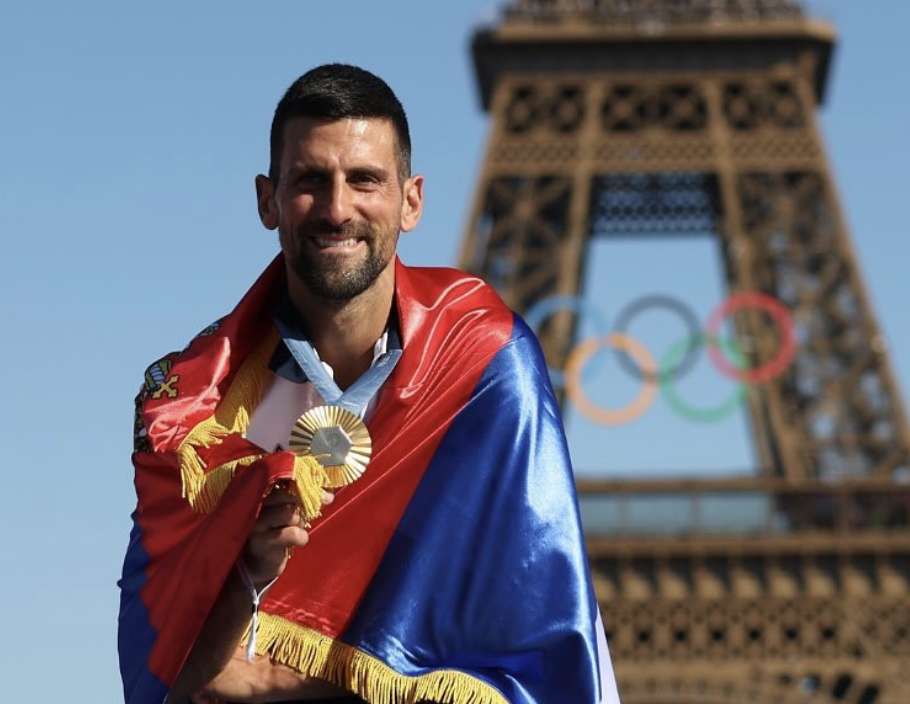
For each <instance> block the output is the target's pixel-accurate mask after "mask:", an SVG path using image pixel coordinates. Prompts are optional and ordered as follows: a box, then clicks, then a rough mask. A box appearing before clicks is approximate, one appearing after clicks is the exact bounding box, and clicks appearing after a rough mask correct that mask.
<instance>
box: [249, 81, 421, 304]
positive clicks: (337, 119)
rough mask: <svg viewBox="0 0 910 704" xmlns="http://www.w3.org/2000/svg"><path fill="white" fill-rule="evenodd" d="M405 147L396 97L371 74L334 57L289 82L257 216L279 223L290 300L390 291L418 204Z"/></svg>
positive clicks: (416, 179)
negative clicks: (397, 258)
mask: <svg viewBox="0 0 910 704" xmlns="http://www.w3.org/2000/svg"><path fill="white" fill-rule="evenodd" d="M410 151H411V144H410V136H409V134H408V126H407V120H406V118H405V114H404V110H403V109H402V107H401V103H399V102H398V99H397V98H396V97H395V95H394V93H392V91H391V89H389V87H388V86H387V85H386V84H385V82H383V81H382V80H380V79H379V78H377V77H376V76H374V75H372V74H371V73H368V72H367V71H364V70H363V69H359V68H356V67H353V66H345V65H340V64H331V65H327V66H321V67H319V68H315V69H313V70H311V71H309V72H308V73H306V74H304V75H303V76H301V77H300V78H299V79H297V80H296V81H295V82H294V84H293V85H292V86H291V87H290V88H289V89H288V91H287V93H286V94H285V96H284V97H283V98H282V99H281V102H280V103H279V104H278V107H277V108H276V110H275V116H274V118H273V120H272V133H271V164H270V168H269V176H263V175H260V176H257V177H256V194H257V201H258V206H259V217H260V218H261V220H262V224H263V225H265V227H267V228H268V229H270V230H274V229H277V230H278V239H279V243H280V244H281V250H282V252H283V253H284V256H285V261H286V263H287V273H288V287H289V290H290V292H291V296H292V298H293V299H295V300H297V301H305V300H312V299H313V297H316V298H318V299H320V300H322V301H328V300H333V301H338V302H342V303H344V302H346V301H351V300H353V299H356V298H359V297H360V296H361V294H364V293H367V292H370V295H373V294H376V296H377V297H378V298H376V300H386V299H387V300H391V299H390V296H391V292H392V284H393V282H394V267H393V266H392V264H393V262H394V258H395V249H396V246H397V243H398V233H399V232H401V231H408V230H411V229H412V228H413V227H415V226H416V224H417V222H418V220H419V219H420V215H421V212H422V204H423V177H421V176H416V175H415V176H412V175H410ZM361 300H367V299H361ZM371 300H372V299H371Z"/></svg>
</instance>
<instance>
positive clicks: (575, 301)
mask: <svg viewBox="0 0 910 704" xmlns="http://www.w3.org/2000/svg"><path fill="white" fill-rule="evenodd" d="M650 307H661V308H667V309H668V310H672V311H673V312H675V313H677V314H678V315H679V316H680V317H681V318H682V319H683V320H684V321H685V323H686V325H687V327H689V328H690V329H692V330H693V332H692V334H690V335H686V336H684V337H683V338H682V339H681V340H679V341H678V342H676V343H675V344H674V345H672V346H671V347H670V349H669V350H667V353H666V354H665V355H664V356H663V358H662V359H661V363H660V365H658V364H657V363H656V362H655V360H654V357H653V356H652V355H651V353H650V352H649V351H648V349H647V348H646V347H645V346H644V345H643V344H642V343H641V342H639V341H637V340H636V339H635V338H633V337H632V336H631V335H629V334H628V333H627V332H626V330H625V329H626V327H627V326H628V324H629V322H630V320H631V319H632V318H633V317H634V316H635V315H637V314H638V313H640V312H641V311H642V310H644V309H646V308H650ZM746 308H757V309H759V310H761V311H764V312H765V313H767V314H768V315H770V317H771V318H772V319H773V320H774V322H775V324H776V326H777V328H778V330H779V332H780V343H779V345H778V349H777V351H776V353H775V356H774V358H773V359H771V360H770V361H768V362H766V363H764V364H762V365H761V366H758V367H755V368H749V366H748V361H747V360H746V358H745V356H744V354H743V353H742V351H741V350H740V349H739V347H738V346H737V345H736V343H735V341H734V340H727V339H724V338H722V337H721V336H720V334H719V332H720V329H721V327H722V326H723V322H724V320H725V319H726V318H727V317H729V316H730V315H732V314H733V313H735V312H737V311H740V310H743V309H746ZM560 310H568V311H570V312H572V313H574V314H575V315H577V316H581V315H582V314H584V315H586V316H588V317H589V318H590V319H591V320H592V321H593V323H594V324H595V325H596V327H597V332H595V334H594V336H592V337H590V338H588V339H586V340H584V341H582V342H580V343H578V344H577V345H576V346H575V347H574V349H572V350H571V352H570V353H569V356H568V359H567V360H566V365H565V371H563V370H560V369H552V368H549V367H548V371H549V373H550V379H551V381H552V383H553V385H554V386H555V387H558V388H564V389H565V391H566V395H567V396H568V398H569V400H570V401H571V402H572V403H573V404H574V405H575V406H576V408H577V409H578V411H579V412H580V413H581V414H582V415H584V416H586V417H587V418H588V419H590V420H592V421H594V422H597V423H601V424H604V425H619V424H622V423H629V422H631V421H633V420H635V419H637V418H639V417H641V416H642V415H643V414H644V413H645V411H647V409H648V408H649V407H650V406H651V404H652V403H653V402H654V399H655V398H656V396H657V392H658V391H660V392H661V393H662V395H663V396H664V398H665V399H666V400H667V404H668V405H669V406H670V407H671V408H672V409H673V410H674V411H676V412H677V413H678V414H679V415H681V416H683V417H685V418H687V419H689V420H692V421H696V422H702V423H707V422H714V421H718V420H721V419H723V418H724V417H726V416H727V415H729V414H731V413H732V412H733V411H735V409H736V408H737V407H739V406H740V405H741V404H742V402H743V401H744V400H745V398H746V397H747V396H748V386H749V385H755V384H761V383H764V382H766V381H769V380H771V379H773V378H775V377H776V376H778V375H779V374H781V373H783V371H784V370H785V369H786V368H787V367H788V366H789V365H790V363H791V362H792V361H793V357H794V356H795V354H796V344H797V342H796V330H795V327H794V323H793V316H792V315H791V313H790V311H789V310H788V309H787V308H786V306H784V304H783V303H781V302H780V301H779V300H777V299H776V298H774V297H773V296H770V295H768V294H765V293H761V292H760V291H743V292H740V293H736V294H733V295H732V296H730V297H729V298H728V299H727V300H726V301H724V302H723V303H722V304H721V305H720V306H718V307H717V308H716V309H715V310H714V311H712V313H711V315H710V316H709V318H708V322H707V325H706V326H705V331H704V332H697V331H694V329H695V327H696V326H697V321H696V320H695V315H694V314H693V313H692V311H691V310H690V309H689V308H688V307H687V306H685V304H683V303H681V302H680V301H677V300H676V299H674V298H671V297H670V296H665V295H659V294H655V295H650V296H644V297H642V298H640V299H638V300H636V301H635V302H633V303H632V304H631V305H629V306H627V307H626V308H625V309H624V310H623V312H622V314H621V315H620V316H619V318H618V319H617V325H616V326H615V329H614V331H613V332H612V333H608V332H607V326H606V323H605V321H604V319H603V317H602V316H601V314H600V312H599V311H598V310H597V309H596V308H594V307H593V306H592V304H590V303H589V302H587V301H586V300H584V299H583V298H580V297H578V296H559V295H557V296H548V297H546V298H543V299H541V300H540V301H538V302H537V303H535V304H534V305H533V306H532V307H531V308H530V309H529V310H528V312H527V315H526V316H525V320H526V322H527V324H528V326H529V327H530V328H531V329H532V330H534V331H535V332H538V333H539V328H540V326H541V325H542V324H543V323H544V321H545V320H546V319H547V318H549V317H550V316H552V315H553V314H554V313H557V312H559V311H560ZM705 346H707V348H708V355H709V357H710V359H711V360H712V362H714V364H715V366H716V367H717V368H718V369H719V370H720V371H721V373H723V374H724V375H725V376H727V377H729V378H731V379H732V380H734V381H735V382H737V387H736V389H735V390H734V392H733V393H732V394H731V395H730V396H729V397H728V398H727V399H726V400H725V401H723V402H722V403H721V404H720V405H718V406H715V407H713V408H697V407H693V406H691V405H689V404H687V403H686V402H684V401H683V400H682V399H681V397H680V396H679V394H678V392H677V391H676V389H675V387H674V384H675V381H676V380H677V379H678V378H679V377H680V376H681V375H682V374H684V373H685V372H687V371H688V370H689V369H690V368H691V366H692V365H693V364H694V362H695V358H696V355H697V353H698V351H699V350H700V349H701V348H702V347H705ZM602 347H611V348H613V349H615V350H617V351H618V352H620V353H622V354H620V355H619V357H620V362H621V363H622V364H623V366H624V367H626V368H627V369H630V370H631V371H632V372H633V374H634V375H635V376H636V377H637V378H638V379H639V380H640V381H641V389H640V391H639V393H638V395H637V396H636V397H635V399H634V400H633V401H632V402H631V403H629V404H628V405H626V406H624V407H622V408H602V407H600V406H597V405H595V404H594V403H593V402H592V401H591V400H590V398H589V397H588V396H587V394H586V393H585V392H584V391H583V390H582V372H583V370H584V367H585V365H586V364H587V362H588V361H589V360H590V358H591V357H592V356H594V354H595V353H596V352H597V350H598V349H600V348H602ZM627 356H628V357H630V358H631V360H627V359H625V357H627ZM633 363H634V364H633ZM630 365H631V366H630Z"/></svg>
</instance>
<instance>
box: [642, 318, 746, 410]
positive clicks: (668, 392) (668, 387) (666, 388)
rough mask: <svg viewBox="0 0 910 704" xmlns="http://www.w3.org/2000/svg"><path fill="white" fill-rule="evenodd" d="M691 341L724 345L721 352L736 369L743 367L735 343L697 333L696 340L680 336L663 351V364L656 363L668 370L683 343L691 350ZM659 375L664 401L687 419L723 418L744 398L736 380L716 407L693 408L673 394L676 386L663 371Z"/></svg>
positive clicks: (743, 389) (681, 349)
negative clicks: (724, 399)
mask: <svg viewBox="0 0 910 704" xmlns="http://www.w3.org/2000/svg"><path fill="white" fill-rule="evenodd" d="M693 342H695V343H696V346H701V345H702V344H706V343H707V344H708V345H709V346H710V347H714V346H717V345H720V346H721V347H723V348H724V351H725V352H726V353H727V355H729V356H730V357H732V358H733V360H734V362H735V363H736V365H737V367H739V368H740V369H741V368H743V367H745V366H746V360H745V358H744V357H743V355H742V353H741V352H740V351H739V350H738V349H737V348H736V346H735V345H734V344H733V343H732V342H731V341H729V340H725V339H721V340H719V341H718V339H717V338H714V337H711V336H709V335H705V334H703V333H702V334H699V335H698V336H697V338H696V339H694V340H692V339H690V338H687V337H684V338H682V339H681V340H680V341H679V342H677V343H676V344H674V345H673V346H672V347H670V349H668V350H667V353H666V354H665V355H664V358H663V360H662V361H663V363H662V364H661V365H660V366H661V369H667V370H669V369H672V368H673V366H674V365H675V364H678V362H679V357H681V356H682V353H683V350H684V349H685V348H686V346H689V349H691V348H692V347H691V343H693ZM659 378H660V380H661V381H660V390H661V391H662V392H663V396H664V399H666V401H667V404H668V405H669V406H670V407H671V408H672V409H673V410H674V411H676V412H677V413H679V415H681V416H682V417H683V418H687V419H689V420H694V421H697V422H699V423H711V422H714V421H719V420H722V419H723V418H725V417H727V416H728V415H730V414H731V413H733V411H735V410H736V409H737V407H738V406H739V405H740V404H741V403H742V402H743V401H744V400H745V398H746V396H747V395H748V393H749V392H748V389H747V388H746V385H745V384H743V383H742V382H738V383H737V385H736V390H735V391H734V392H733V393H732V394H731V395H730V396H729V397H728V398H727V400H726V401H724V402H723V403H721V404H720V405H719V406H716V407H714V408H694V407H692V406H690V405H688V404H687V403H685V402H684V401H683V400H682V399H681V398H680V396H679V394H678V393H677V391H676V389H675V388H673V385H672V384H671V380H670V376H669V375H668V374H666V373H663V374H659Z"/></svg>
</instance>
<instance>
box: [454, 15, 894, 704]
mask: <svg viewBox="0 0 910 704" xmlns="http://www.w3.org/2000/svg"><path fill="white" fill-rule="evenodd" d="M834 43H835V32H834V29H833V27H831V26H830V25H829V24H827V23H824V22H819V21H817V20H814V19H812V18H811V17H809V16H807V15H806V13H805V12H804V11H803V9H802V7H801V6H800V5H799V4H798V3H796V2H793V1H792V0H551V1H547V0H523V1H522V0H517V1H515V2H513V3H512V4H511V5H510V6H509V7H508V8H506V9H505V12H504V13H503V15H502V18H501V20H500V21H499V23H498V24H497V25H496V26H493V27H489V28H485V29H482V30H480V31H478V32H477V34H476V35H475V36H474V40H473V52H474V59H475V65H476V68H477V74H478V79H479V85H480V92H481V96H482V101H483V105H484V107H485V109H487V110H488V111H489V112H490V114H491V116H492V130H491V136H490V141H489V145H488V150H487V154H486V159H485V162H484V165H483V169H482V173H481V176H480V182H479V186H478V190H477V196H476V199H475V202H474V205H473V208H472V211H471V215H470V218H469V225H468V228H467V233H466V236H465V238H464V242H463V248H462V255H461V264H462V266H463V267H464V268H466V269H468V270H471V271H473V272H474V273H476V274H479V275H480V276H483V277H484V278H486V279H487V280H488V281H490V282H491V283H492V284H493V285H494V286H495V287H496V288H497V289H498V290H499V291H500V293H501V294H502V295H503V297H504V298H505V300H506V301H507V302H508V303H509V304H510V305H511V306H512V307H513V308H515V309H516V310H518V311H519V312H524V311H526V310H527V309H528V308H529V307H530V306H531V305H532V304H533V303H534V302H536V301H538V300H541V299H542V298H544V297H546V296H550V295H554V294H560V295H566V296H573V295H577V294H579V293H581V291H580V289H581V287H582V273H583V272H582V262H583V261H584V258H585V254H586V249H587V247H588V244H589V243H590V242H591V240H592V238H595V237H609V236H614V235H623V236H653V235H655V234H656V235H660V234H662V233H673V234H674V236H679V235H680V234H685V233H687V232H693V233H695V232H698V233H703V232H705V231H710V232H712V233H714V234H715V235H716V236H717V238H718V241H719V243H720V248H721V251H722V253H723V263H724V273H725V276H726V282H727V287H728V290H729V291H730V292H731V293H735V292H738V291H760V292H763V293H766V294H769V295H771V296H774V297H775V298H777V299H779V300H780V301H782V302H783V303H785V304H786V306H787V307H788V308H789V310H790V311H791V313H792V315H793V318H794V320H795V325H796V337H797V341H798V346H797V350H796V354H795V357H794V361H793V363H792V364H791V365H790V366H789V368H788V369H787V370H786V371H785V372H784V373H782V374H780V375H779V376H777V377H776V378H774V379H773V380H771V381H768V382H766V383H763V384H760V385H757V386H755V387H753V388H752V393H750V396H749V417H750V422H751V427H752V433H753V436H754V440H755V446H756V448H757V454H758V458H759V463H760V466H761V468H762V469H761V470H760V471H759V473H758V474H757V476H755V477H754V478H750V479H735V480H713V481H712V480H696V481H673V480H666V481H634V482H628V481H622V482H621V481H603V482H591V481H588V482H582V483H581V484H580V490H581V497H582V510H583V516H585V521H586V530H587V532H588V545H589V556H590V560H591V565H592V569H593V573H594V579H595V586H596V589H597V593H598V597H599V599H600V600H601V605H602V609H603V612H604V621H605V624H606V626H607V630H608V632H609V637H610V640H611V649H612V652H613V656H614V660H615V665H616V671H617V676H618V678H619V683H620V692H621V695H622V697H623V701H624V702H625V704H683V703H685V704H703V703H708V702H710V703H713V704H744V703H746V702H749V703H752V704H804V703H807V702H811V703H812V704H835V703H840V702H843V703H845V704H906V703H907V702H910V670H908V668H907V667H906V664H907V662H910V608H908V607H910V599H908V596H910V515H908V514H910V492H908V487H907V485H908V481H910V430H908V425H907V420H906V416H905V413H904V410H903V406H902V403H901V400H900V397H899V394H898V392H897V388H896V385H895V382H894V379H893V376H892V372H891V370H890V368H889V365H888V360H887V350H886V345H885V342H884V339H883V337H882V335H881V334H880V332H879V330H878V327H877V324H876V321H875V318H874V315H873V311H872V308H871V306H870V303H869V300H868V297H867V295H866V292H865V290H864V287H863V284H862V280H861V276H860V273H859V271H858V267H857V263H856V260H855V257H854V254H853V251H852V249H851V245H850V241H849V237H848V234H847V232H846V229H845V226H844V222H843V218H842V216H841V212H840V208H839V205H838V197H837V194H836V192H835V188H834V186H833V183H832V178H831V174H830V169H829V167H828V162H827V159H826V155H825V150H824V145H823V142H822V139H821V137H820V134H819V129H818V126H817V121H816V110H817V107H818V106H819V105H820V104H821V102H822V100H823V97H824V93H825V84H826V80H827V74H828V68H829V61H830V57H831V52H832V50H833V47H834ZM654 246H659V240H657V239H655V240H654ZM734 324H735V328H736V335H737V338H738V340H739V343H740V346H741V347H742V349H743V350H744V353H745V354H746V356H747V358H748V360H749V362H750V363H751V365H753V366H760V365H762V364H764V363H765V362H767V361H768V360H769V359H770V358H772V357H773V356H774V354H775V351H776V349H777V348H778V346H779V344H780V343H781V340H780V339H779V335H778V333H777V331H776V330H777V329H776V327H775V325H774V323H773V321H772V320H770V319H769V317H768V316H766V315H764V314H762V313H759V312H757V311H752V312H745V311H744V312H742V313H739V314H736V315H735V316H734ZM575 326H576V321H575V319H574V317H573V315H572V314H571V313H569V312H568V311H564V312H561V313H558V314H555V315H553V316H552V317H551V318H549V319H548V320H547V322H546V323H545V324H544V325H543V326H542V327H541V329H540V331H539V334H540V338H541V344H542V346H543V348H544V351H545V354H546V355H547V358H548V360H549V362H550V364H551V365H553V366H556V367H561V366H562V365H563V364H564V363H565V361H566V358H567V356H568V354H569V350H570V348H571V346H572V344H573V342H574V333H575ZM661 496H674V497H677V498H678V497H684V498H685V500H687V501H689V502H690V503H691V506H692V508H693V513H692V515H693V516H694V517H695V518H694V519H693V522H692V524H691V525H690V526H688V528H687V534H686V536H685V537H684V538H683V537H679V536H676V537H672V536H667V535H657V534H653V533H648V531H644V532H642V531H636V530H635V529H634V528H629V527H628V526H626V525H625V524H624V522H623V520H622V519H621V516H622V515H624V513H623V512H624V511H625V510H626V509H627V508H628V506H630V505H632V504H633V503H634V502H635V501H636V500H638V499H641V498H642V497H645V498H647V497H651V498H654V497H661ZM756 499H757V500H759V501H760V502H764V503H763V504H762V505H763V506H764V509H763V510H764V515H765V517H766V520H764V521H763V522H759V523H758V524H755V525H751V526H747V527H745V528H743V527H742V526H726V527H725V526H710V525H704V524H702V523H700V522H699V520H698V518H697V517H698V515H699V506H702V505H704V504H705V503H710V502H711V501H715V502H716V501H728V502H731V501H732V502H735V501H737V500H745V501H755V500H756ZM613 514H616V515H619V516H620V518H616V516H615V515H613ZM611 516H612V517H611ZM614 518H616V520H613V519H614ZM611 521H613V523H612V524H611V525H612V527H610V528H609V529H603V526H604V525H605V524H610V523H611ZM568 704H571V703H568Z"/></svg>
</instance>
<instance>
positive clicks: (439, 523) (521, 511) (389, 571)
mask: <svg viewBox="0 0 910 704" xmlns="http://www.w3.org/2000/svg"><path fill="white" fill-rule="evenodd" d="M596 614H597V606H596V602H595V600H594V595H593V590H592V589H591V584H590V579H589V576H588V567H587V556H586V554H585V549H584V541H583V538H582V533H581V524H580V520H579V513H578V501H577V497H576V496H575V485H574V481H573V478H572V473H571V466H570V462H569V457H568V449H567V447H566V442H565V434H564V432H563V429H562V420H561V416H560V412H559V408H558V406H557V404H556V400H555V398H554V395H553V392H552V389H551V387H550V384H549V379H548V376H547V372H546V365H545V363H544V360H543V356H542V354H541V353H540V348H539V346H538V344H537V341H536V339H535V338H534V336H533V334H532V333H531V332H530V330H529V329H528V328H527V326H526V325H525V324H524V323H523V322H522V321H521V320H520V319H517V318H516V321H515V330H514V332H513V336H512V339H511V340H510V341H509V343H507V344H506V345H505V346H504V347H503V349H502V350H500V351H499V352H498V353H497V354H496V356H495V357H494V359H493V360H492V362H491V363H490V365H489V367H488V368H487V369H486V371H485V372H484V374H483V376H482V377H481V379H480V381H479V383H478V385H477V387H476V389H475V391H474V394H473V396H472V398H471V400H470V401H469V403H468V405H467V406H466V407H465V409H464V410H463V411H462V412H461V413H459V415H458V416H457V417H456V419H455V421H454V422H453V424H452V426H451V427H450V429H449V430H448V432H447V434H446V436H445V438H444V439H443V441H442V443H441V445H440V447H439V449H438V451H437V454H436V456H435V457H434V458H433V461H432V462H431V464H430V466H429V467H428V469H427V472H426V474H425V475H424V477H423V479H422V480H421V482H420V484H419V486H418V488H417V491H416V493H415V496H414V497H413V499H412V500H411V502H410V504H409V505H408V508H407V510H406V512H405V515H404V517H403V519H402V521H401V523H400V525H399V527H398V529H397V531H396V533H395V535H394V537H393V539H392V541H391V543H390V545H389V547H388V550H387V552H386V554H385V556H384V557H383V560H382V562H381V564H380V566H379V570H378V572H377V574H376V577H375V579H374V580H373V582H372V584H371V587H370V589H369V590H368V593H367V595H366V597H365V599H364V601H363V603H362V604H361V606H360V607H359V609H358V611H357V614H356V616H355V618H354V620H353V622H352V624H351V626H350V627H349V629H348V630H347V631H346V633H345V634H344V637H343V639H344V640H345V641H346V642H348V643H350V644H352V645H355V646H357V647H360V648H362V649H364V650H365V651H367V652H369V653H370V654H372V655H374V656H376V657H378V658H380V659H381V660H383V661H384V662H386V663H387V664H388V665H389V666H391V667H392V668H393V669H395V670H396V671H398V672H399V673H401V674H405V675H412V676H413V675H419V674H423V673H426V672H428V671H430V670H433V669H438V668H447V669H450V668H455V669H460V670H463V671H465V672H467V673H469V674H473V675H475V676H477V677H479V678H481V679H483V680H485V681H487V682H489V683H490V684H492V685H493V686H494V687H496V688H497V689H499V690H500V691H501V692H502V693H503V694H504V695H505V696H506V698H507V699H508V700H509V701H510V702H513V704H519V703H520V704H564V703H565V702H572V704H588V703H593V702H597V701H599V698H598V692H599V683H598V674H597V670H598V668H597V646H596V636H595V631H594V623H595V619H596Z"/></svg>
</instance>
